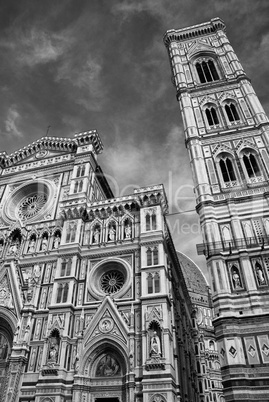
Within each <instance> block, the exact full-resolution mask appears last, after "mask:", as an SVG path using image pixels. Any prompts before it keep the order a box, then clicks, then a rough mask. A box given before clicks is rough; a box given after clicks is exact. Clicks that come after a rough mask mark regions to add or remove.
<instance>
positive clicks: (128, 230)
mask: <svg viewBox="0 0 269 402" xmlns="http://www.w3.org/2000/svg"><path fill="white" fill-rule="evenodd" d="M131 235H132V228H131V226H130V224H129V223H128V224H127V225H126V226H125V238H126V239H130V238H131Z"/></svg>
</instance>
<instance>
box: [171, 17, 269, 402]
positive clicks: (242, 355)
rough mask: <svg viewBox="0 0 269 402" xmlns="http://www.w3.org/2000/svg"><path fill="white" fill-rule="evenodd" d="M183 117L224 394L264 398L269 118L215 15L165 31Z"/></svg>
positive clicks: (268, 384)
mask: <svg viewBox="0 0 269 402" xmlns="http://www.w3.org/2000/svg"><path fill="white" fill-rule="evenodd" d="M164 43H165V46H166V48H167V50H168V54H169V60H170V64H171V69H172V79H173V83H174V85H175V87H176V91H177V100H178V103H179V107H180V111H181V114H182V118H183V124H184V131H185V143H186V147H187V150H188V153H189V158H190V164H191V169H192V174H193V181H194V191H195V196H196V201H197V207H196V209H197V212H198V214H199V217H200V225H201V231H202V235H203V240H204V243H203V244H202V245H199V246H198V247H197V249H198V252H199V253H204V254H205V256H206V260H207V266H208V270H209V273H210V278H211V287H212V294H213V303H214V311H215V317H214V327H215V332H216V338H217V342H218V348H219V353H220V360H221V365H222V378H223V386H224V395H225V400H227V401H253V400H258V401H260V402H262V401H263V402H265V401H268V393H269V338H268V336H269V185H268V180H269V155H268V141H269V124H268V118H267V116H266V114H265V112H264V110H263V108H262V106H261V104H260V102H259V99H258V97H257V95H256V93H255V91H254V89H253V87H252V85H251V82H250V80H249V78H248V77H247V75H246V73H245V72H244V70H243V68H242V66H241V64H240V62H239V60H238V58H237V56H236V54H235V52H234V50H233V48H232V46H231V44H230V42H229V40H228V38H227V36H226V28H225V25H224V23H223V21H222V20H221V19H219V18H214V19H212V20H211V21H209V22H206V23H203V24H199V25H195V26H192V27H188V28H183V29H178V30H175V29H171V30H169V31H167V32H166V34H165V36H164Z"/></svg>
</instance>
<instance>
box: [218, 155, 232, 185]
mask: <svg viewBox="0 0 269 402" xmlns="http://www.w3.org/2000/svg"><path fill="white" fill-rule="evenodd" d="M220 169H221V173H222V177H223V181H224V182H225V183H228V182H231V181H235V180H236V176H235V173H234V168H233V164H232V161H231V159H230V158H223V159H221V160H220Z"/></svg>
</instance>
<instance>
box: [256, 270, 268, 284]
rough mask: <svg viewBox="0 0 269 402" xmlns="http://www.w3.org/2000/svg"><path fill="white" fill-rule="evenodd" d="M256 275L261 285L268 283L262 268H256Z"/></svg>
mask: <svg viewBox="0 0 269 402" xmlns="http://www.w3.org/2000/svg"><path fill="white" fill-rule="evenodd" d="M256 275H257V280H258V283H259V285H264V284H265V283H266V282H265V277H264V274H263V272H262V269H261V267H260V266H257V267H256Z"/></svg>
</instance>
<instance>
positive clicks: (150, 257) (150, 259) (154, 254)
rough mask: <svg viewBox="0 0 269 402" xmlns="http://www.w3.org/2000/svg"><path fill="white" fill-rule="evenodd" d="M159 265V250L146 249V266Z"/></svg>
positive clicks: (155, 248)
mask: <svg viewBox="0 0 269 402" xmlns="http://www.w3.org/2000/svg"><path fill="white" fill-rule="evenodd" d="M158 264H159V250H158V247H157V246H156V247H154V248H148V249H147V266H150V265H158Z"/></svg>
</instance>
